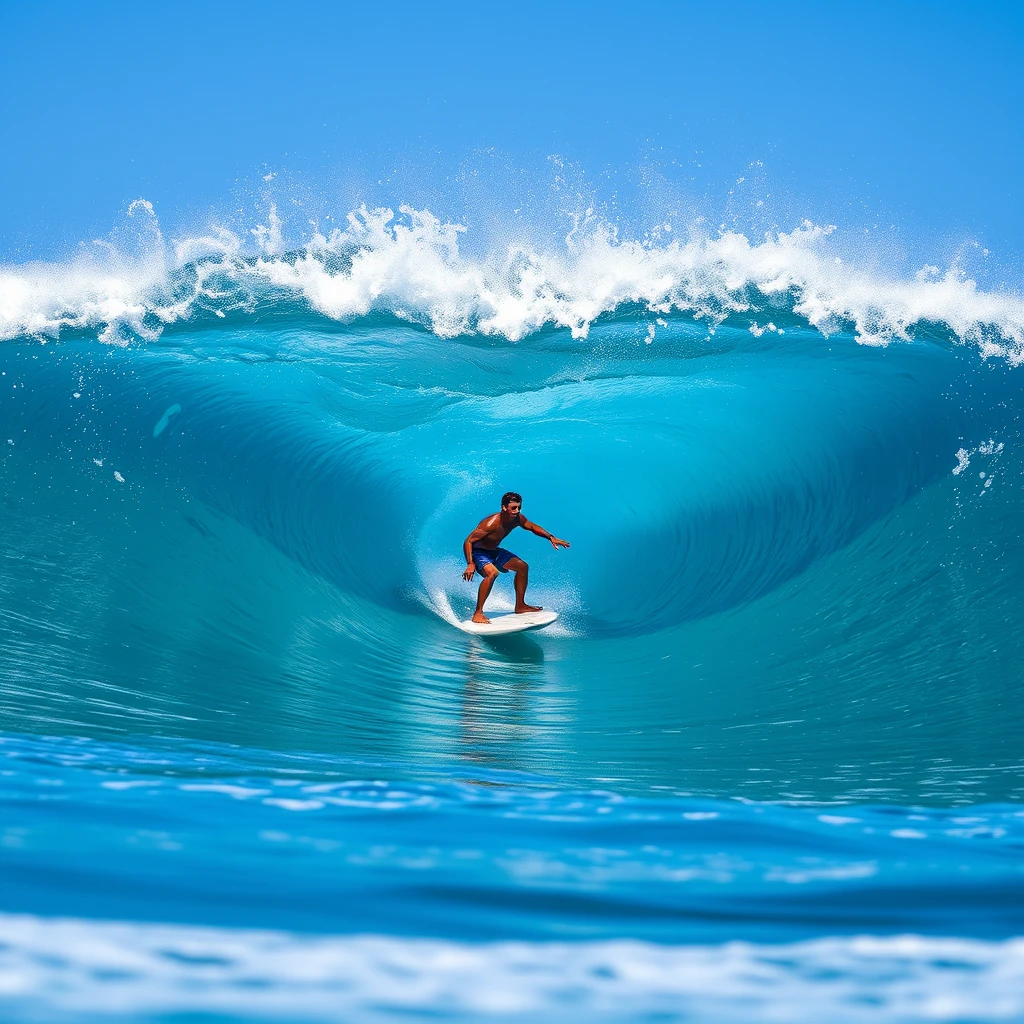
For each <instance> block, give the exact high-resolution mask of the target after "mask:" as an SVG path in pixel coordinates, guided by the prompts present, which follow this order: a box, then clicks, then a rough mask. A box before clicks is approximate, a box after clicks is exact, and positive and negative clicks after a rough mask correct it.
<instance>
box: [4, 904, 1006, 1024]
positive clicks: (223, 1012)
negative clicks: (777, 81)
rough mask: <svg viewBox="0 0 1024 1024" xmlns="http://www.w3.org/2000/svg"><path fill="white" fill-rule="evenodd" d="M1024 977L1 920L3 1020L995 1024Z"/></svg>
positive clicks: (869, 962) (955, 966)
mask: <svg viewBox="0 0 1024 1024" xmlns="http://www.w3.org/2000/svg"><path fill="white" fill-rule="evenodd" d="M1022 971H1024V940H1022V939H1012V940H1009V941H1004V942H984V941H977V940H966V939H952V938H924V937H920V936H915V935H905V936H896V937H873V936H857V937H852V938H851V937H837V938H822V939H815V940H811V941H806V942H798V943H789V944H778V945H758V944H753V943H746V942H730V943H725V944H722V945H708V946H700V945H698V946H671V945H669V946H664V945H656V944H653V943H648V942H639V941H635V940H614V941H600V942H593V941H590V942H588V941H582V942H539V943H529V942H489V943H479V944H474V943H468V942H456V941H449V940H440V939H430V938H399V937H392V936H383V935H363V936H333V935H331V936H317V935H301V934H295V933H289V932H281V931H256V930H243V929H238V930H233V929H226V928H212V927H187V926H180V925H169V924H149V923H135V922H121V921H95V920H81V919H74V918H70V919H69V918H44V917H37V916H32V915H18V914H0V997H2V999H3V1001H4V1003H5V1004H6V1006H7V1011H6V1016H7V1019H8V1020H35V1019H39V1017H40V1016H45V1019H47V1020H102V1021H111V1020H122V1019H131V1020H136V1021H138V1020H150V1019H164V1018H165V1015H167V1014H179V1013H183V1014H185V1013H187V1014H194V1013H201V1014H203V1015H204V1019H210V1018H212V1019H215V1020H220V1019H231V1020H239V1019H255V1020H289V1021H296V1020H317V1021H319V1020H344V1021H357V1020H358V1021H385V1020H398V1019H400V1020H405V1019H406V1018H407V1015H409V1014H413V1015H417V1016H419V1015H422V1014H429V1015H430V1016H432V1017H435V1018H437V1019H449V1020H450V1019H454V1020H465V1019H473V1020H495V1021H522V1020H530V1021H557V1020H565V1019H566V1017H567V1015H571V1016H572V1017H574V1018H577V1019H579V1018H584V1017H585V1018H586V1019H587V1020H595V1021H604V1020H615V1021H626V1020H649V1019H651V1017H652V1016H656V1017H657V1019H658V1020H666V1021H733V1020H737V1019H743V1020H745V1021H777V1020H792V1021H798V1020H811V1019H813V1020H828V1021H832V1022H835V1024H845V1022H859V1021H873V1022H874V1021H901V1022H908V1021H935V1020H970V1021H1008V1020H1018V1019H1020V1016H1021V1015H1022V1014H1024V992H1022V990H1021V986H1020V983H1019V982H1020V976H1021V973H1022ZM811 1007H813V1008H814V1009H813V1011H812V1010H811V1009H810V1008H811ZM205 1015H210V1017H207V1016H205Z"/></svg>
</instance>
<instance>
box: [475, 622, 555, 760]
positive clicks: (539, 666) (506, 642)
mask: <svg viewBox="0 0 1024 1024" xmlns="http://www.w3.org/2000/svg"><path fill="white" fill-rule="evenodd" d="M543 684H544V649H543V648H542V647H541V646H540V644H538V643H537V642H536V641H535V640H533V639H532V638H531V637H527V636H521V635H520V636H503V637H491V638H488V639H486V640H485V639H481V638H476V637H474V638H472V639H471V640H470V642H469V643H468V644H467V646H466V654H465V682H464V684H463V696H462V720H461V734H460V753H461V755H462V756H463V757H465V758H466V759H467V760H470V761H475V762H480V763H485V764H489V765H502V766H509V765H512V766H522V765H523V763H524V755H525V754H526V749H527V748H528V747H529V746H531V745H533V744H534V743H535V742H536V741H537V739H538V738H539V737H540V735H541V733H542V731H543V730H542V729H541V728H540V727H539V726H538V723H537V721H536V715H535V713H534V711H535V709H534V707H533V704H534V703H535V702H534V701H533V700H531V697H532V696H534V695H536V694H537V693H539V691H540V690H541V689H542V688H543Z"/></svg>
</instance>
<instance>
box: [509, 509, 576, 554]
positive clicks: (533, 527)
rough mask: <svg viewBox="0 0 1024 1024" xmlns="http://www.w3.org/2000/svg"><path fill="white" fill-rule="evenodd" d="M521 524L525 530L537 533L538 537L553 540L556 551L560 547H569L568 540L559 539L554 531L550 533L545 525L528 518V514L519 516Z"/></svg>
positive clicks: (552, 544) (552, 543)
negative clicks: (532, 521)
mask: <svg viewBox="0 0 1024 1024" xmlns="http://www.w3.org/2000/svg"><path fill="white" fill-rule="evenodd" d="M519 525H520V526H521V527H522V528H523V529H524V530H529V531H530V533H535V534H537V536H538V537H543V538H544V539H545V540H549V541H551V546H552V547H553V548H554V549H555V550H556V551H557V550H558V549H559V548H567V547H569V542H568V541H567V540H559V538H558V537H556V536H555V535H554V534H553V533H548V531H547V530H545V529H544V527H543V526H541V525H539V524H538V523H531V522H530V520H529V519H527V518H526V516H520V517H519Z"/></svg>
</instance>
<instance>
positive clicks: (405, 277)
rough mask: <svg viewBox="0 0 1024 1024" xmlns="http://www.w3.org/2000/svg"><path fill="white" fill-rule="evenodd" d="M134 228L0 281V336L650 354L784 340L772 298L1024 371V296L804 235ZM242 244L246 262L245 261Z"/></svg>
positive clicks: (2, 273) (810, 317)
mask: <svg viewBox="0 0 1024 1024" xmlns="http://www.w3.org/2000/svg"><path fill="white" fill-rule="evenodd" d="M129 214H130V216H131V217H132V218H133V219H137V220H139V221H144V222H145V224H146V225H147V226H146V229H145V230H144V231H141V232H140V235H141V236H142V238H143V241H142V242H141V243H139V244H138V245H136V247H135V251H134V254H133V255H131V256H128V255H126V254H125V252H124V251H123V250H121V249H119V248H118V247H117V246H115V245H112V244H103V245H100V244H99V243H97V246H96V248H95V251H94V252H92V253H91V255H89V256H88V257H86V256H82V257H80V258H78V259H75V260H72V261H70V262H68V263H66V264H41V263H33V264H25V265H18V266H14V265H8V266H5V267H2V268H0V338H13V337H18V336H22V335H35V336H44V337H45V336H53V335H55V334H56V333H58V332H59V331H60V330H61V329H62V328H68V327H70V328H84V329H90V330H96V331H97V332H98V334H99V337H100V338H101V339H102V340H103V341H108V342H116V341H119V340H123V339H125V338H127V337H130V336H133V335H134V336H139V337H142V338H144V339H145V338H153V337H155V336H157V335H158V334H159V332H160V330H161V329H162V325H165V324H168V323H173V322H175V321H178V320H182V319H188V318H190V317H192V316H194V315H195V314H196V313H197V312H200V311H203V310H206V311H212V312H214V313H216V314H218V315H224V314H225V312H227V311H230V310H233V309H236V308H239V307H246V306H250V305H252V304H254V303H256V302H260V301H273V300H274V299H275V298H279V297H283V298H298V299H300V300H302V301H304V302H306V303H308V305H310V306H311V307H312V308H313V309H315V310H317V311H318V312H320V313H322V314H323V315H324V316H327V317H330V318H334V319H339V320H350V319H353V318H357V317H360V316H364V315H366V314H368V313H370V312H371V311H387V312H390V313H393V314H395V315H396V316H399V317H402V318H406V319H409V320H413V321H417V322H420V323H423V324H426V325H428V326H429V327H430V329H431V330H433V331H434V332H435V333H437V334H438V335H440V336H442V337H453V336H456V335H460V334H469V333H483V334H488V335H497V336H503V337H505V338H508V339H510V340H512V341H515V340H519V339H521V338H523V337H525V336H526V335H528V334H530V333H531V332H534V331H536V330H538V329H540V328H542V327H544V326H545V325H555V326H559V327H563V328H568V329H569V330H570V331H571V332H572V334H573V336H574V337H577V338H582V337H585V336H586V335H587V333H588V331H589V330H590V328H591V326H592V324H593V323H594V321H595V320H596V319H597V318H598V317H599V316H601V315H602V314H604V313H608V312H610V311H612V310H614V309H616V308H617V307H620V306H622V305H624V304H637V305H640V306H641V307H643V308H645V309H646V310H647V311H648V312H649V313H650V315H651V317H652V319H653V320H654V323H652V324H651V325H650V330H649V331H648V335H647V340H648V341H654V340H655V338H656V335H657V328H656V326H655V324H657V323H658V322H659V320H660V324H664V323H665V321H664V320H663V319H662V318H663V317H664V316H665V315H668V314H670V313H671V312H673V311H683V312H686V313H689V314H691V315H694V316H696V317H698V318H701V319H704V320H705V321H706V322H707V323H708V324H709V326H711V327H713V326H714V325H716V324H718V323H720V322H721V321H722V320H723V319H724V318H725V317H726V316H728V315H730V314H744V313H750V314H751V321H750V322H751V327H750V330H751V331H752V332H753V333H754V334H755V335H756V336H763V335H765V333H766V332H767V333H769V334H779V335H781V334H783V333H784V332H783V331H781V330H779V329H777V328H776V327H775V324H774V322H773V321H772V320H767V326H765V325H764V323H763V321H765V320H766V316H765V314H767V313H770V312H771V310H770V309H768V308H765V307H766V305H770V304H771V302H773V301H775V300H776V299H777V300H779V301H781V303H782V307H783V308H785V307H787V306H792V309H793V310H794V312H795V313H796V314H797V315H799V316H801V317H803V318H805V319H806V321H807V322H808V323H809V324H811V325H813V326H814V327H816V328H818V329H819V330H820V331H822V333H824V334H829V333H833V332H835V331H837V330H839V329H841V328H844V327H852V329H853V330H854V331H855V332H856V335H857V337H858V338H859V340H861V341H862V342H864V343H867V344H886V343H889V342H891V341H898V340H907V339H909V338H911V337H913V335H914V332H915V329H916V328H918V327H919V326H920V325H922V324H941V325H945V327H946V328H947V329H948V331H950V332H951V333H952V335H954V336H955V337H957V338H959V339H960V340H961V341H963V342H969V343H973V344H975V345H977V346H978V347H979V349H980V350H981V351H982V353H983V354H984V355H986V356H995V355H1000V356H1005V357H1007V358H1008V359H1010V360H1011V361H1012V362H1015V363H1016V362H1020V361H1021V360H1022V359H1024V299H1022V297H1021V296H1019V295H1017V294H1015V293H1012V292H1007V291H984V290H981V289H979V288H978V287H977V285H976V283H975V282H974V281H973V280H970V279H969V278H967V277H966V276H965V275H964V274H963V273H961V272H960V271H959V270H958V269H957V268H956V267H953V268H950V269H949V270H947V271H946V272H945V273H942V272H940V271H938V270H937V268H936V267H934V266H928V267H925V268H924V269H923V270H921V271H920V272H919V273H918V274H917V275H916V276H915V277H914V278H911V279H899V278H895V277H886V276H884V275H880V274H879V273H877V272H874V271H868V270H865V269H861V268H858V267H857V266H855V265H853V264H851V263H849V262H845V261H843V260H842V259H841V258H839V257H838V256H836V255H835V252H834V249H833V248H832V247H831V236H832V235H833V229H832V228H829V227H820V226H816V225H814V224H811V223H810V222H804V223H803V224H801V225H800V226H798V227H796V228H795V229H794V230H792V231H790V232H788V233H787V232H781V233H777V234H771V235H768V236H766V237H765V238H763V239H762V240H760V241H751V240H750V239H748V238H747V237H746V236H745V235H743V234H740V233H738V232H734V231H723V232H721V233H719V234H718V235H714V236H712V235H707V234H699V233H696V232H693V233H691V235H690V237H689V239H688V240H685V241H680V240H679V239H673V240H671V241H665V240H664V236H663V235H660V234H657V235H654V236H652V237H650V238H647V239H645V240H643V241H638V240H631V239H625V238H621V237H620V236H619V234H618V233H617V231H616V230H615V229H614V227H612V226H611V225H609V224H607V223H605V222H603V221H601V220H600V219H598V218H596V217H595V216H593V215H591V214H590V213H589V212H588V214H587V215H585V216H583V217H581V218H578V219H577V221H576V222H575V224H574V226H573V228H572V230H571V231H569V233H568V234H567V235H566V236H565V239H564V244H563V245H561V246H560V247H558V248H556V249H553V250H551V251H539V250H537V249H536V248H534V247H531V246H529V245H526V244H511V245H508V246H506V248H505V249H504V250H503V251H495V252H492V253H490V254H489V255H487V256H482V257H471V256H468V255H466V254H465V253H463V252H462V251H461V250H460V245H459V240H460V237H461V236H462V234H463V233H464V231H465V229H464V228H463V227H462V226H461V225H459V224H454V223H446V222H443V221H442V220H440V219H438V218H437V217H435V216H433V215H432V214H431V213H430V212H428V211H426V210H415V209H412V208H411V207H407V206H403V207H401V208H400V211H399V214H398V215H397V216H396V215H395V214H394V213H393V211H392V210H389V209H375V210H368V209H366V208H365V207H363V208H360V209H359V210H356V211H354V212H352V213H350V214H349V216H348V224H347V226H346V227H345V228H344V230H342V229H335V230H333V231H332V232H331V233H330V234H329V235H325V234H323V233H321V232H320V231H319V230H315V229H314V230H313V232H312V234H311V235H310V236H309V237H307V238H306V239H304V240H301V241H299V242H297V243H296V244H294V245H293V246H292V247H291V248H290V249H286V242H285V229H286V227H287V225H285V224H284V222H283V220H282V218H281V217H280V216H279V214H278V212H277V210H276V209H274V208H271V210H270V213H269V217H268V222H267V224H265V225H257V226H256V227H255V228H253V229H252V230H251V232H250V234H251V237H252V241H251V242H248V243H245V244H244V243H243V239H241V238H240V237H238V236H237V235H235V234H233V233H232V232H230V231H228V230H226V229H224V228H214V229H212V230H211V231H210V232H208V233H207V234H204V235H202V236H197V237H189V238H185V239H182V240H179V241H177V242H176V243H174V244H173V245H172V244H169V243H167V242H166V241H165V239H164V238H163V236H162V235H161V232H160V229H159V226H158V225H157V223H156V219H155V216H154V214H153V210H152V207H151V206H150V205H149V204H148V203H145V202H144V201H141V200H139V201H137V202H135V203H133V204H132V207H131V208H130V210H129ZM246 244H248V245H249V246H254V247H253V249H252V252H251V253H250V254H248V255H247V254H246ZM766 297H767V298H766Z"/></svg>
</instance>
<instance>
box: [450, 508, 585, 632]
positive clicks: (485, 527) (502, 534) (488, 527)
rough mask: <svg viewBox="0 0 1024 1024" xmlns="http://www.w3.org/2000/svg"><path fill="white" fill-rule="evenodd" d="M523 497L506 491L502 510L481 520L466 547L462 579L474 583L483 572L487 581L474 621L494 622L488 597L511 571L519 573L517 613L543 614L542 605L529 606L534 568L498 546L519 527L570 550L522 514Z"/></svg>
mask: <svg viewBox="0 0 1024 1024" xmlns="http://www.w3.org/2000/svg"><path fill="white" fill-rule="evenodd" d="M522 508H523V496H522V495H521V494H516V492H515V491H506V492H505V494H503V495H502V496H501V511H500V512H495V513H494V515H490V516H488V517H487V518H486V519H481V520H480V525H479V526H477V528H476V529H475V530H474V531H473V532H472V533H471V534H470V535H469V536H468V537H467V538H466V540H465V542H464V543H463V545H462V551H463V553H464V554H465V556H466V571H465V572H464V573H463V574H462V578H463V579H464V580H466V581H469V580H472V578H473V574H474V573H475V572H479V573H480V575H481V576H483V579H482V580H481V581H480V590H479V592H478V593H477V596H476V611H475V612H473V622H490V621H491V620H490V619H489V618H487V616H486V615H484V602H485V601H486V600H487V595H488V594H490V592H491V587H493V586H494V581H495V580H496V579H497V578H498V573H499V572H508V571H509V570H510V569H511V570H512V572H514V573H515V574H516V582H515V588H516V611H517V612H518V613H519V614H520V615H521V614H523V613H525V612H539V611H541V607H540V605H535V604H527V603H526V587H527V584H528V583H529V581H530V567H529V565H527V564H526V562H524V561H523V560H522V559H521V558H519V557H518V556H517V555H514V554H512V552H511V551H506V550H505V548H502V547H498V545H499V544H500V543H501V542H502V541H503V540H504V539H505V538H506V537H507V536H508V535H509V534H510V533H511V532H512V531H513V530H514V529H515V528H516V527H517V526H521V527H522V528H523V529H524V530H529V531H530V533H535V534H537V536H538V537H543V538H544V539H545V540H549V541H551V546H552V547H553V548H554V549H555V550H556V551H557V550H558V549H559V548H567V547H568V546H569V542H568V541H567V540H559V539H558V538H557V537H555V536H554V535H552V534H550V533H548V531H547V530H545V529H544V527H543V526H538V525H537V524H536V523H531V522H530V520H529V519H527V518H526V516H524V515H523V513H522Z"/></svg>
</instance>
